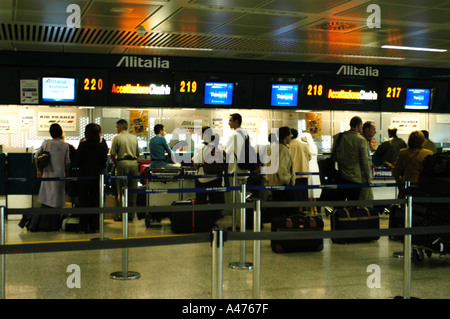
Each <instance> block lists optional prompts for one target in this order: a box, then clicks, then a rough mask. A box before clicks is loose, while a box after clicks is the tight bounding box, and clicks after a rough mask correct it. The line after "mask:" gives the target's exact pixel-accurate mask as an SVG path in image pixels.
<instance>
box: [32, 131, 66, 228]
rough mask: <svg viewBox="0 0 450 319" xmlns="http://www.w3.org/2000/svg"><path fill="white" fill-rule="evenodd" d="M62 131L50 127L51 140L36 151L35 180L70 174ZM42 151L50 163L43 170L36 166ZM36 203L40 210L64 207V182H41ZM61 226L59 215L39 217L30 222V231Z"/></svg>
mask: <svg viewBox="0 0 450 319" xmlns="http://www.w3.org/2000/svg"><path fill="white" fill-rule="evenodd" d="M63 134H64V133H63V130H62V128H61V126H60V125H59V124H56V123H55V124H52V125H50V136H51V137H52V139H51V140H46V141H44V143H43V144H42V146H41V147H40V148H39V149H38V150H37V152H36V155H35V163H36V170H37V174H36V176H37V178H51V177H60V178H61V177H67V176H69V174H70V150H69V144H67V143H66V142H64V140H63ZM42 149H47V151H48V152H49V153H50V163H49V164H48V165H47V166H46V167H45V168H44V169H43V171H41V170H40V168H39V167H38V165H37V157H38V155H39V153H40V152H41V150H42ZM37 201H38V202H39V203H41V204H42V208H63V207H65V206H66V188H65V182H64V181H42V182H41V186H40V188H39V195H38V198H37ZM60 226H61V217H60V215H40V216H39V221H37V223H36V224H34V223H33V222H31V224H30V227H31V228H30V230H36V231H39V230H40V231H49V230H59V229H60Z"/></svg>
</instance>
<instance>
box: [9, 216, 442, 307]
mask: <svg viewBox="0 0 450 319" xmlns="http://www.w3.org/2000/svg"><path fill="white" fill-rule="evenodd" d="M323 217H324V220H325V228H326V229H329V218H328V217H326V216H323ZM169 222H170V221H169V220H168V219H166V220H163V221H162V222H161V224H160V225H155V226H154V227H151V228H146V227H145V224H144V221H143V220H140V221H138V220H135V221H134V222H132V223H130V224H129V237H130V238H131V237H135V236H158V235H170V234H171V231H170V225H169ZM220 223H221V225H219V226H223V227H227V226H229V225H230V224H231V220H230V217H229V216H226V217H225V218H224V219H223V220H221V222H220ZM387 223H388V220H387V216H386V215H383V216H382V220H381V224H382V227H386V225H387ZM268 229H270V224H265V228H264V230H266V231H267V230H268ZM121 235H122V223H121V222H114V221H113V220H112V219H106V220H105V236H106V237H113V238H115V237H121ZM97 236H98V234H85V235H79V234H74V233H66V232H47V233H44V232H36V233H32V232H29V231H26V230H23V229H21V228H19V227H18V226H17V221H13V220H9V221H8V222H7V242H8V243H13V242H32V241H43V240H73V239H84V238H93V237H97ZM252 247H253V246H252V242H249V241H247V245H246V250H247V260H246V261H250V262H251V261H252V260H251V258H252ZM402 250H403V244H402V243H400V242H397V241H392V240H389V239H388V238H387V237H382V238H381V239H380V240H378V241H376V242H372V243H360V244H345V245H342V244H335V243H332V242H331V241H330V240H329V239H324V249H323V250H322V251H321V252H312V253H291V254H276V253H273V252H272V250H271V248H270V242H269V241H262V242H261V282H260V285H261V291H260V297H261V298H264V299H343V298H345V299H361V298H362V299H387V298H390V297H393V296H398V295H402V294H403V259H398V258H395V257H393V253H394V252H397V251H402ZM128 261H129V263H128V270H129V271H136V272H139V274H140V275H141V277H140V278H139V279H136V280H125V281H124V280H114V279H111V278H110V277H109V275H110V274H111V273H113V272H115V271H121V270H122V250H121V249H111V250H94V251H75V252H61V253H39V254H38V253H33V254H22V255H7V256H6V298H11V299H16V298H19V299H21V298H31V299H37V298H39V299H46V298H58V299H59V298H63V299H65V298H83V299H85V298H94V299H98V298H101V299H105V298H106V299H110V298H111V299H112V298H114V299H150V298H151V299H154V298H163V299H165V298H170V299H201V298H206V299H207V298H211V262H212V259H211V246H210V244H209V243H202V244H184V245H173V246H154V247H148V248H130V249H129V257H128ZM237 261H240V244H239V242H236V241H233V242H225V245H224V258H223V264H224V267H223V297H224V298H227V299H231V298H233V299H234V298H237V299H241V298H242V299H251V298H252V297H253V296H252V287H253V286H252V285H253V280H252V278H253V274H252V271H248V270H232V269H230V268H229V267H228V264H229V263H231V262H237ZM71 264H76V265H78V266H79V267H80V273H81V281H80V283H81V287H80V288H69V287H68V284H67V280H68V278H69V277H70V276H71V274H72V272H68V271H67V267H68V266H69V265H71ZM369 265H378V266H379V270H380V277H379V279H380V288H368V285H367V280H368V277H369V276H371V275H372V272H368V270H367V269H368V266H369ZM411 294H412V296H414V297H418V298H449V297H450V260H449V259H440V258H439V257H438V256H436V255H433V256H432V257H431V258H426V259H425V260H424V261H423V262H422V263H421V264H420V265H415V264H413V267H412V291H411Z"/></svg>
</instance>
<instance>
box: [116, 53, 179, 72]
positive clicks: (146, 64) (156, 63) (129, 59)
mask: <svg viewBox="0 0 450 319" xmlns="http://www.w3.org/2000/svg"><path fill="white" fill-rule="evenodd" d="M116 67H125V68H147V69H168V68H169V67H170V63H169V60H164V59H161V58H160V57H153V58H150V59H144V58H141V57H138V56H131V55H124V56H123V57H122V58H121V59H120V61H119V62H118V63H117V64H116Z"/></svg>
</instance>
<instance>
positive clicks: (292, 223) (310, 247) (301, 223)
mask: <svg viewBox="0 0 450 319" xmlns="http://www.w3.org/2000/svg"><path fill="white" fill-rule="evenodd" d="M323 226H324V223H323V220H322V217H320V216H311V215H307V214H295V215H291V216H289V217H276V218H274V219H273V220H272V225H271V230H272V232H278V231H300V232H301V231H321V230H323ZM270 244H271V247H272V251H273V252H276V253H288V252H311V251H321V250H322V249H323V239H322V238H318V239H286V240H271V242H270Z"/></svg>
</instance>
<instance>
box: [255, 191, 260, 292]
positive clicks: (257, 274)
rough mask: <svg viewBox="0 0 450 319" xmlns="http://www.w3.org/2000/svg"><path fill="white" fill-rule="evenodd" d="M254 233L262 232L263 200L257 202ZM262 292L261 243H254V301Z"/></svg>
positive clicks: (257, 241) (258, 241)
mask: <svg viewBox="0 0 450 319" xmlns="http://www.w3.org/2000/svg"><path fill="white" fill-rule="evenodd" d="M253 231H254V232H255V233H256V232H258V233H259V232H260V231H261V200H257V201H255V207H254V210H253ZM260 291H261V241H260V240H254V241H253V299H259V298H260Z"/></svg>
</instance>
